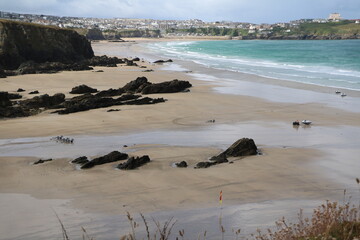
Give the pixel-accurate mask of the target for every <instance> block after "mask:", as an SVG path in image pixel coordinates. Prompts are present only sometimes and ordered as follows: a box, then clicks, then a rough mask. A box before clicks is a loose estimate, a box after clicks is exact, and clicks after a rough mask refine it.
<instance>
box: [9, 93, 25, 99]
mask: <svg viewBox="0 0 360 240" xmlns="http://www.w3.org/2000/svg"><path fill="white" fill-rule="evenodd" d="M20 98H22V96H21V95H20V94H17V93H9V99H20Z"/></svg>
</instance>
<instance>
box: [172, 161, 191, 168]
mask: <svg viewBox="0 0 360 240" xmlns="http://www.w3.org/2000/svg"><path fill="white" fill-rule="evenodd" d="M175 166H176V167H178V168H187V166H188V164H187V162H185V161H181V162H179V163H175Z"/></svg>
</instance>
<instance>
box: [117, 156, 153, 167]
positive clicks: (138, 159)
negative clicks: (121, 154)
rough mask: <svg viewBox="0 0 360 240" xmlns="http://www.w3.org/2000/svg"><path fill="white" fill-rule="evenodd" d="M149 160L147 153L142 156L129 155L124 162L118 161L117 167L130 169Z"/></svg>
mask: <svg viewBox="0 0 360 240" xmlns="http://www.w3.org/2000/svg"><path fill="white" fill-rule="evenodd" d="M148 162H150V158H149V156H147V155H144V156H142V157H131V158H129V159H128V160H127V161H126V162H124V163H120V164H119V165H118V166H117V168H119V169H122V170H132V169H136V168H138V167H141V166H142V165H144V164H146V163H148Z"/></svg>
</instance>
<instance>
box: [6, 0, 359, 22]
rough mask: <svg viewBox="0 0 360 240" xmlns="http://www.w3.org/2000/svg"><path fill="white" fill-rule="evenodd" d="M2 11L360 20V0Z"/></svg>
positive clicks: (99, 2) (43, 0) (149, 0)
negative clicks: (334, 16) (336, 16)
mask: <svg viewBox="0 0 360 240" xmlns="http://www.w3.org/2000/svg"><path fill="white" fill-rule="evenodd" d="M0 11H6V12H17V13H32V14H46V15H56V16H72V17H101V18H114V17H119V18H152V19H175V20H178V19H180V20H186V19H194V18H196V19H201V20H204V21H207V22H211V21H222V20H230V21H239V22H252V23H276V22H288V21H290V20H297V19H302V18H327V17H328V15H329V13H333V12H338V13H340V14H341V16H342V17H344V18H346V19H360V0H0Z"/></svg>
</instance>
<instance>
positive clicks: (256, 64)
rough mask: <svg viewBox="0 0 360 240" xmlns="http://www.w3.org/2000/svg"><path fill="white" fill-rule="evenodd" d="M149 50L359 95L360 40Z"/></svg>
mask: <svg viewBox="0 0 360 240" xmlns="http://www.w3.org/2000/svg"><path fill="white" fill-rule="evenodd" d="M148 47H149V48H150V49H154V50H156V51H157V52H160V53H161V54H162V55H164V56H165V57H169V58H177V59H182V60H187V61H188V60H190V61H194V62H196V63H199V64H202V65H205V66H208V67H211V68H217V69H224V70H230V71H235V72H244V73H251V74H256V75H259V76H265V77H270V78H276V79H282V80H289V81H297V82H303V83H309V84H316V85H321V86H331V87H338V88H345V89H353V90H358V91H360V40H331V41H326V40H317V41H311V40H306V41H296V40H291V41H287V40H281V41H259V40H257V41H256V40H255V41H195V42H157V43H151V44H149V45H148Z"/></svg>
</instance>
